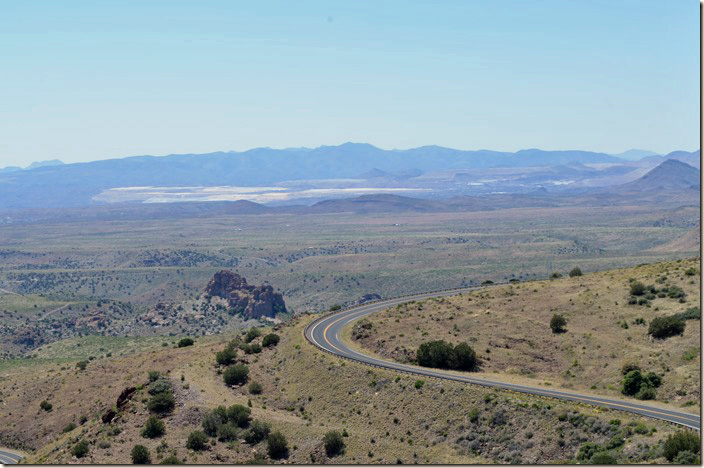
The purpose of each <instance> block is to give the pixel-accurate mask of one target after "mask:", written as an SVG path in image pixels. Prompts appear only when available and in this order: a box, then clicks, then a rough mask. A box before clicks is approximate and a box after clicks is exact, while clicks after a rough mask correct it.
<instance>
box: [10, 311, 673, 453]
mask: <svg viewBox="0 0 704 468" xmlns="http://www.w3.org/2000/svg"><path fill="white" fill-rule="evenodd" d="M308 321H309V320H308V319H307V318H305V319H297V320H296V321H295V322H294V323H293V324H292V325H290V326H287V327H284V328H283V329H281V330H280V331H278V332H277V333H279V334H280V335H281V341H280V343H279V344H278V345H277V346H276V347H274V348H269V349H264V350H263V352H262V353H260V354H251V355H243V354H242V353H241V352H240V353H239V359H240V360H242V361H243V362H246V363H247V364H248V365H249V367H250V381H256V382H259V383H260V384H261V385H262V387H263V392H262V393H261V394H260V395H251V394H249V392H248V390H247V387H246V386H244V387H235V388H228V387H226V386H225V385H224V383H223V380H222V376H221V375H219V374H218V372H217V371H216V368H215V366H214V353H215V352H216V351H217V350H220V349H222V348H223V346H224V344H225V343H226V342H227V341H228V340H229V339H230V338H231V336H229V337H226V336H219V337H210V338H202V339H199V340H198V341H197V342H196V344H195V345H194V346H193V347H188V348H181V349H179V348H172V347H171V346H168V347H161V346H157V347H156V348H153V349H152V350H151V351H149V350H147V351H142V352H137V353H133V354H131V355H129V356H122V357H109V358H101V359H96V360H94V361H91V362H90V363H89V364H88V367H87V368H86V370H85V371H82V372H81V371H77V370H76V369H75V368H74V367H73V366H70V367H68V368H66V366H65V365H61V364H59V363H56V362H52V361H50V360H46V361H42V362H33V363H27V362H22V363H17V364H15V365H13V366H10V365H5V366H4V367H2V368H1V369H0V371H2V373H3V376H4V377H5V378H4V379H3V380H2V381H0V392H2V398H3V404H4V407H3V408H4V411H3V412H2V413H1V414H0V427H3V428H5V429H3V432H2V437H3V440H2V441H0V442H1V443H3V444H7V445H9V444H10V442H14V444H15V445H23V446H25V447H27V448H32V447H33V448H35V449H36V451H35V452H33V453H31V454H30V455H29V457H28V458H27V460H26V461H27V462H30V463H129V462H130V459H129V453H130V451H131V449H132V447H133V446H134V445H136V444H142V445H145V446H146V447H147V448H148V449H149V451H150V453H151V457H152V461H153V462H155V463H156V462H158V461H160V460H162V459H164V458H165V457H167V456H170V455H174V456H176V457H177V458H179V459H180V460H183V461H186V462H188V463H238V462H240V463H241V462H245V461H248V460H252V458H253V457H255V455H256V454H257V453H258V454H264V460H265V461H269V462H271V461H272V460H269V459H268V458H267V456H266V451H267V450H266V443H265V442H261V443H259V444H255V445H250V444H247V443H246V442H245V441H244V440H242V437H243V435H242V433H240V435H239V436H238V438H237V440H235V441H231V442H223V441H218V440H216V439H215V438H212V439H210V440H209V443H208V449H207V450H205V451H203V452H193V451H192V450H188V449H187V448H186V447H185V443H186V439H187V437H188V434H189V433H190V432H191V431H193V430H197V429H200V420H201V418H202V415H203V413H204V412H205V411H206V410H208V409H209V408H213V407H215V406H216V405H226V406H229V405H232V404H234V403H239V404H243V405H247V404H248V403H247V402H248V401H250V400H251V402H252V415H253V417H254V418H256V419H260V420H264V421H268V422H269V423H271V424H272V426H273V429H274V430H279V431H281V432H282V433H283V434H284V435H285V437H286V438H287V439H288V442H289V447H290V455H289V458H288V460H287V461H288V462H293V463H310V462H317V463H321V462H329V463H351V464H353V463H396V462H397V461H400V462H403V463H413V462H416V461H417V462H419V463H481V462H514V463H519V462H523V463H541V462H542V463H544V462H548V461H559V460H570V459H573V458H574V457H575V454H576V452H577V450H578V448H579V446H580V445H581V444H583V443H584V442H586V441H594V442H598V443H600V444H605V443H606V442H607V441H608V440H610V439H613V438H616V439H618V440H621V439H620V438H621V437H623V440H624V442H623V445H622V446H618V447H617V448H616V449H614V454H615V456H617V458H618V459H619V460H622V461H647V460H651V461H663V460H664V459H663V458H661V455H660V451H659V448H658V447H659V444H661V442H662V440H663V439H664V438H665V437H666V436H667V435H668V434H671V433H672V432H673V431H674V430H675V428H674V427H673V426H671V425H669V424H666V423H662V422H659V421H652V420H647V419H644V418H640V417H637V416H633V415H628V414H624V413H620V412H615V411H604V410H601V409H596V408H592V407H588V406H584V405H571V404H568V403H566V402H561V401H557V400H552V399H548V398H539V397H531V396H528V395H521V394H514V393H510V392H499V391H492V390H491V389H488V388H482V387H474V386H467V385H463V384H460V383H454V382H440V381H427V382H422V383H421V384H416V379H415V378H414V377H412V376H406V375H397V374H395V373H392V372H387V371H382V370H378V369H370V368H368V367H365V366H362V365H359V364H354V363H350V362H346V361H343V360H341V359H338V358H334V357H332V356H329V355H326V354H324V353H322V352H319V351H318V350H316V349H315V348H313V347H312V346H311V345H310V344H308V343H307V342H306V341H305V339H304V338H303V336H302V331H303V327H304V326H305V324H306V323H308ZM61 367H64V369H61ZM149 370H158V371H160V372H161V373H162V375H167V376H168V378H169V380H170V381H171V382H172V384H173V385H174V388H175V399H176V407H175V409H174V410H173V412H172V413H171V414H169V415H167V416H165V417H163V418H162V420H163V421H164V423H165V428H166V434H165V435H163V436H162V437H160V438H157V439H145V438H143V437H141V436H140V430H141V428H142V426H143V424H144V423H145V421H146V420H147V417H148V411H147V409H146V407H145V402H146V401H147V398H148V397H149V395H148V393H147V388H148V387H147V388H142V389H141V390H137V392H136V394H135V395H134V396H133V397H132V398H131V400H130V401H129V403H128V404H127V405H125V406H124V408H123V409H121V410H120V411H118V414H117V416H116V417H115V419H114V420H113V422H112V423H111V424H104V423H103V422H102V421H101V418H100V416H101V415H102V414H104V412H105V411H107V410H109V409H110V408H111V406H112V405H114V403H115V401H116V398H117V396H118V395H119V394H120V393H121V391H122V390H123V389H124V388H125V387H129V386H137V385H139V384H146V382H147V372H148V371H149ZM42 400H48V401H50V402H51V403H52V404H53V405H54V408H53V410H52V411H51V412H49V413H47V412H44V411H42V410H40V409H39V403H40V402H41V401H42ZM80 415H85V416H86V418H87V419H86V421H85V422H84V423H83V424H80V419H79V418H80ZM615 419H620V420H621V421H622V422H621V423H620V424H618V425H617V424H610V421H612V420H615ZM70 422H75V423H76V424H77V427H76V428H75V429H73V430H71V431H69V432H67V433H65V434H62V429H63V428H64V427H65V426H66V425H67V424H68V423H70ZM329 430H339V431H342V430H345V431H346V432H347V433H348V437H345V438H344V440H345V444H346V449H345V452H344V454H342V455H340V456H337V457H334V458H328V457H327V455H326V454H325V451H324V450H323V444H322V438H323V435H324V434H325V433H326V432H327V431H329ZM616 439H614V440H616ZM80 440H86V441H87V442H88V447H89V451H88V454H87V455H86V456H85V457H83V458H80V459H79V458H76V457H74V456H73V455H72V454H71V450H72V448H73V447H75V446H76V444H77V443H78V442H79V441H80Z"/></svg>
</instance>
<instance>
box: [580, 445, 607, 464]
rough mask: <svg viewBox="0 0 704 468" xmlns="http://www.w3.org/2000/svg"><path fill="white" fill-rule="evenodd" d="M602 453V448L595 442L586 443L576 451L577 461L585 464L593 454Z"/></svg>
mask: <svg viewBox="0 0 704 468" xmlns="http://www.w3.org/2000/svg"><path fill="white" fill-rule="evenodd" d="M602 451H604V447H602V446H601V445H600V444H597V443H596V442H586V443H584V444H582V445H581V446H580V447H579V450H578V451H577V460H579V461H581V462H586V461H588V460H590V459H591V458H592V457H593V456H594V454H596V453H598V452H602Z"/></svg>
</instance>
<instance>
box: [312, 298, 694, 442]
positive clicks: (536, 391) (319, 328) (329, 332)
mask: <svg viewBox="0 0 704 468" xmlns="http://www.w3.org/2000/svg"><path fill="white" fill-rule="evenodd" d="M475 289H478V288H465V289H454V290H447V291H437V292H429V293H423V294H416V295H412V296H404V297H400V298H395V299H388V300H383V301H376V302H372V303H367V304H364V305H361V306H358V307H354V308H351V309H345V310H341V311H339V312H335V313H333V314H329V315H326V316H323V317H320V318H318V319H316V320H314V321H313V322H311V323H310V324H309V325H308V326H307V327H306V329H305V337H306V339H307V340H308V341H309V342H311V343H312V344H313V345H315V346H317V347H318V348H320V349H322V350H323V351H327V352H329V353H332V354H335V355H337V356H340V357H343V358H347V359H352V360H354V361H357V362H361V363H363V364H367V365H371V366H376V367H382V368H386V369H391V370H395V371H400V372H407V373H412V374H417V375H423V376H426V377H435V378H438V379H446V380H454V381H458V382H465V383H470V384H476V385H483V386H486V387H495V388H499V389H505V390H513V391H516V392H522V393H528V394H532V395H540V396H548V397H553V398H559V399H562V400H569V401H575V402H579V403H586V404H590V405H596V406H603V407H607V408H611V409H615V410H621V411H628V412H630V413H635V414H640V415H642V416H647V417H649V418H655V419H662V420H665V421H669V422H672V423H675V424H680V425H682V426H686V427H689V428H691V429H696V430H700V427H701V422H700V421H701V418H700V417H699V416H698V415H695V414H690V413H685V412H681V411H674V410H670V409H664V408H660V407H657V406H651V405H646V404H643V403H640V402H632V401H628V400H619V399H616V398H608V397H600V396H594V395H587V394H580V393H573V392H565V391H562V390H552V389H546V388H541V387H531V386H528V385H517V384H512V383H508V382H500V381H497V380H488V379H483V378H481V377H476V376H472V375H470V374H461V373H454V372H446V371H442V370H437V369H430V368H426V367H418V366H412V365H407V364H401V363H398V362H392V361H386V360H383V359H379V358H377V357H374V356H369V355H366V354H363V353H360V352H358V351H355V350H353V349H351V348H349V347H348V346H347V345H345V343H344V342H343V341H342V340H341V339H340V336H341V331H342V329H343V328H345V327H346V326H348V325H350V324H351V323H352V322H354V321H355V320H359V319H360V318H362V317H364V316H367V315H369V314H372V313H374V312H378V311H381V310H384V309H387V308H389V307H393V306H396V305H398V304H402V303H404V302H409V301H414V300H423V299H429V298H432V297H444V296H453V295H457V294H462V293H465V292H469V291H472V290H475Z"/></svg>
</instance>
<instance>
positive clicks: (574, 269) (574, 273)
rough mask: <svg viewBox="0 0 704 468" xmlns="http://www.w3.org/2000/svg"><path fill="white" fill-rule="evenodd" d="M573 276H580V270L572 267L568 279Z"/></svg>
mask: <svg viewBox="0 0 704 468" xmlns="http://www.w3.org/2000/svg"><path fill="white" fill-rule="evenodd" d="M575 276H582V270H581V269H580V268H579V267H574V268H572V269H571V270H570V278H574V277H575Z"/></svg>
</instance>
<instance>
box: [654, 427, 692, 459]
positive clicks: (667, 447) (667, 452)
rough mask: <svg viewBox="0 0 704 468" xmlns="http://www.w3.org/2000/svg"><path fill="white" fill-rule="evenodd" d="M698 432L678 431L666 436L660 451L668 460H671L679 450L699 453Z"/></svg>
mask: <svg viewBox="0 0 704 468" xmlns="http://www.w3.org/2000/svg"><path fill="white" fill-rule="evenodd" d="M699 450H700V440H699V434H697V433H696V432H691V431H679V432H676V433H675V434H672V435H670V436H668V438H667V440H665V443H664V444H663V448H662V453H663V455H664V456H665V458H667V459H668V460H670V461H673V460H674V459H675V458H676V457H677V455H678V454H679V453H680V452H691V453H694V454H697V453H699Z"/></svg>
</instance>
